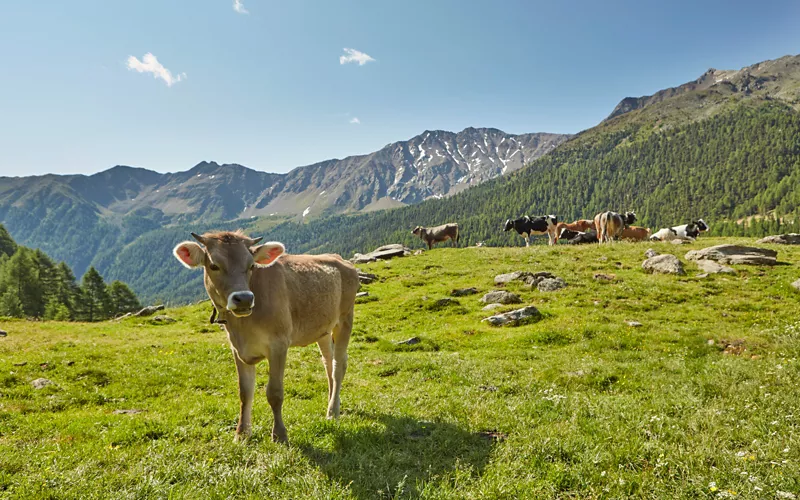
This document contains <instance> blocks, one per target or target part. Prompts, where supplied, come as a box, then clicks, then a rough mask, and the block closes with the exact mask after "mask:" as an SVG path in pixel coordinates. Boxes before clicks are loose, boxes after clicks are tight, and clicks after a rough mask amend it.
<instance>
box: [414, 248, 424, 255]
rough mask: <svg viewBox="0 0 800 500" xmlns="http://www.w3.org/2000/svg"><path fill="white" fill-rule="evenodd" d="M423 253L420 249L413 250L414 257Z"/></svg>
mask: <svg viewBox="0 0 800 500" xmlns="http://www.w3.org/2000/svg"><path fill="white" fill-rule="evenodd" d="M424 253H425V250H423V249H422V248H417V249H416V250H414V255H422V254H424Z"/></svg>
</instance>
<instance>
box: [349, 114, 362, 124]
mask: <svg viewBox="0 0 800 500" xmlns="http://www.w3.org/2000/svg"><path fill="white" fill-rule="evenodd" d="M350 123H352V124H353V125H361V120H359V119H358V117H357V116H354V117H352V118H350Z"/></svg>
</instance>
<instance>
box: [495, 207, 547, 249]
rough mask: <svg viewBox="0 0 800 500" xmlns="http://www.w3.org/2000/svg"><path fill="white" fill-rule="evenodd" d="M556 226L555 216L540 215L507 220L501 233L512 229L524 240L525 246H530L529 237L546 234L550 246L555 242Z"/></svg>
mask: <svg viewBox="0 0 800 500" xmlns="http://www.w3.org/2000/svg"><path fill="white" fill-rule="evenodd" d="M556 224H558V218H556V216H555V215H542V216H540V217H533V218H531V217H528V216H527V215H526V216H524V217H520V218H519V219H514V220H511V219H508V220H506V223H505V225H504V226H503V231H511V230H512V229H514V230H515V231H516V232H517V233H518V234H519V235H520V236H522V237H523V238H525V246H526V247H527V246H530V244H531V236H532V235H539V234H546V235H547V238H548V240H549V244H550V245H554V244H555V241H556Z"/></svg>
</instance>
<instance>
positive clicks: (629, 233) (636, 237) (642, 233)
mask: <svg viewBox="0 0 800 500" xmlns="http://www.w3.org/2000/svg"><path fill="white" fill-rule="evenodd" d="M619 237H620V239H623V240H629V241H645V240H646V239H648V238H649V237H650V230H649V229H648V228H646V227H639V226H629V227H626V228H625V229H623V230H622V232H621V233H620V235H619Z"/></svg>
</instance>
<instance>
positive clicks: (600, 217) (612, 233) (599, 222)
mask: <svg viewBox="0 0 800 500" xmlns="http://www.w3.org/2000/svg"><path fill="white" fill-rule="evenodd" d="M635 221H636V214H635V213H634V212H625V214H624V215H620V214H618V213H617V212H600V213H599V214H597V215H595V216H594V224H595V227H596V228H597V239H598V241H599V242H600V243H604V242H610V241H612V240H615V239H617V238H618V237H619V235H620V234H621V233H622V230H623V229H625V228H626V227H627V226H629V225H631V224H633V223H634V222H635Z"/></svg>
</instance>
